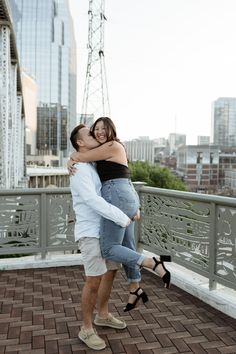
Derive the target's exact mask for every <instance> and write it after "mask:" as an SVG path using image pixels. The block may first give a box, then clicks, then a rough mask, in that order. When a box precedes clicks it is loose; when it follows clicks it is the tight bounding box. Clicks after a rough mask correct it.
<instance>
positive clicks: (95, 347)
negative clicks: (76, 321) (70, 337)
mask: <svg viewBox="0 0 236 354" xmlns="http://www.w3.org/2000/svg"><path fill="white" fill-rule="evenodd" d="M78 338H79V339H80V340H81V341H82V342H83V343H84V344H86V345H87V347H88V348H91V349H93V350H102V349H105V348H106V344H104V345H102V344H101V345H100V346H99V345H97V346H96V345H94V346H93V345H88V343H86V340H85V339H84V338H83V337H81V336H80V333H79V334H78Z"/></svg>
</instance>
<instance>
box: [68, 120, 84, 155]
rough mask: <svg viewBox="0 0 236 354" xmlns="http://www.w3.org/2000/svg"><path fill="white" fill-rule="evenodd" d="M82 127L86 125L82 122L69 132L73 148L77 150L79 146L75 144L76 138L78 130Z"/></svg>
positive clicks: (77, 137)
mask: <svg viewBox="0 0 236 354" xmlns="http://www.w3.org/2000/svg"><path fill="white" fill-rule="evenodd" d="M82 128H86V125H84V124H79V125H77V127H75V128H74V129H73V130H72V132H71V134H70V141H71V144H72V146H73V148H74V149H75V150H78V148H79V147H78V144H77V140H78V139H79V131H80V129H82Z"/></svg>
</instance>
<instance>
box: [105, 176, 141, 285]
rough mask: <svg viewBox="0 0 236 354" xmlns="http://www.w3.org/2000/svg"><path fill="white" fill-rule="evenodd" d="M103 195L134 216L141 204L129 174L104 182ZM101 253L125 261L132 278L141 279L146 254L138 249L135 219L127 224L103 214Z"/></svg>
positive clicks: (128, 274) (127, 272) (115, 259)
mask: <svg viewBox="0 0 236 354" xmlns="http://www.w3.org/2000/svg"><path fill="white" fill-rule="evenodd" d="M102 197H103V198H104V199H105V200H106V201H107V202H109V203H111V204H113V205H115V206H116V207H117V208H119V209H121V210H122V211H123V212H124V213H125V214H126V215H128V216H129V217H130V218H132V217H133V216H134V215H135V214H136V212H137V210H138V208H139V198H138V194H137V192H136V191H135V189H134V186H133V184H132V182H131V181H130V180H129V179H127V178H116V179H112V180H109V181H105V182H103V184H102ZM100 246H101V252H102V256H103V257H104V258H106V259H109V260H111V261H114V262H118V263H122V264H123V267H124V270H125V273H126V276H127V279H128V281H129V282H139V281H140V280H141V275H140V265H141V264H142V262H143V260H144V258H145V257H144V256H143V255H141V254H140V253H138V252H136V251H135V239H134V222H132V223H131V224H130V225H129V226H127V227H126V228H124V227H121V226H119V225H117V224H116V223H114V222H113V221H110V220H108V219H105V218H102V222H101V228H100Z"/></svg>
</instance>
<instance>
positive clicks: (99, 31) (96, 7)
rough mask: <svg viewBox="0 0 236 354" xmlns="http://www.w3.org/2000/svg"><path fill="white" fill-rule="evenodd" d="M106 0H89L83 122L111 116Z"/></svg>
mask: <svg viewBox="0 0 236 354" xmlns="http://www.w3.org/2000/svg"><path fill="white" fill-rule="evenodd" d="M104 8H105V0H89V10H88V17H89V28H88V44H87V49H88V61H87V70H86V80H85V87H84V94H83V103H82V111H81V113H82V114H81V123H86V117H88V116H90V117H91V115H92V116H93V118H94V117H96V118H97V117H100V116H109V115H110V104H109V98H108V88H107V78H106V68H105V54H104V23H105V21H106V17H105V15H104Z"/></svg>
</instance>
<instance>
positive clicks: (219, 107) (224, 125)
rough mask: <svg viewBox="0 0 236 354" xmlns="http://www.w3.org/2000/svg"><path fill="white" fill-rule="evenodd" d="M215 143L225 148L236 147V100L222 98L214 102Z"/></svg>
mask: <svg viewBox="0 0 236 354" xmlns="http://www.w3.org/2000/svg"><path fill="white" fill-rule="evenodd" d="M212 123H213V124H212V128H213V132H212V134H213V142H214V144H216V145H219V146H224V147H232V146H234V147H235V146H236V98H234V97H221V98H218V100H216V101H214V102H213V109H212Z"/></svg>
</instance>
